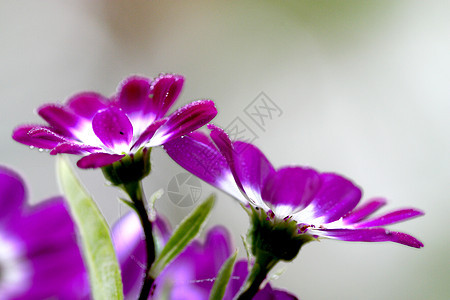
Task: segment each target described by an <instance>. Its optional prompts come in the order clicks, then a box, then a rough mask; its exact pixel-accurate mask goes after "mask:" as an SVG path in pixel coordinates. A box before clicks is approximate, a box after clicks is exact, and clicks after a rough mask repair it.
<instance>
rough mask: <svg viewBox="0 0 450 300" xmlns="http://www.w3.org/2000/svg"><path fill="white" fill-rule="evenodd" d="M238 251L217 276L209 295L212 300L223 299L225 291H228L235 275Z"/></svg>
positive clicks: (225, 263) (224, 264)
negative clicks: (231, 279)
mask: <svg viewBox="0 0 450 300" xmlns="http://www.w3.org/2000/svg"><path fill="white" fill-rule="evenodd" d="M236 256H237V251H236V252H234V254H233V255H232V256H230V257H229V258H228V259H227V260H226V261H225V262H224V263H223V265H222V267H221V268H220V271H219V274H217V278H216V281H215V282H214V285H213V287H212V290H211V294H210V295H209V299H210V300H215V299H223V295H225V290H226V289H227V285H228V281H230V278H231V274H232V273H233V267H234V263H235V261H236Z"/></svg>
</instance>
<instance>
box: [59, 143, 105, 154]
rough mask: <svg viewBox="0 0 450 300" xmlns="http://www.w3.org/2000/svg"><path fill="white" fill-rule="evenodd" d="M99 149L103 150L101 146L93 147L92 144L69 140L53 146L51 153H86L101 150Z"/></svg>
mask: <svg viewBox="0 0 450 300" xmlns="http://www.w3.org/2000/svg"><path fill="white" fill-rule="evenodd" d="M99 150H101V148H98V147H91V146H87V145H83V144H78V143H71V142H67V143H61V144H59V145H58V146H56V147H55V148H53V149H52V151H50V154H51V155H56V154H58V153H67V154H76V155H80V154H86V153H93V152H95V151H99Z"/></svg>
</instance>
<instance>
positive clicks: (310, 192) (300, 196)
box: [262, 167, 321, 213]
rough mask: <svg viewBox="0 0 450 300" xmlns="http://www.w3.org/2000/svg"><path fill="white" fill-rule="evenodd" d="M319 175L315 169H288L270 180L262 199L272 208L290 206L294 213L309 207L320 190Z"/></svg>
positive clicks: (278, 172)
mask: <svg viewBox="0 0 450 300" xmlns="http://www.w3.org/2000/svg"><path fill="white" fill-rule="evenodd" d="M320 184H321V181H320V176H319V173H318V172H317V171H315V170H313V169H309V168H301V167H287V168H282V169H280V170H278V171H277V172H276V173H275V174H273V175H272V176H271V177H269V178H268V180H267V181H266V183H265V186H264V189H263V191H262V197H263V199H264V200H265V201H266V202H269V203H271V204H272V206H275V207H276V206H279V205H288V206H291V207H292V210H293V213H295V211H298V210H300V209H302V208H305V207H306V206H308V205H309V204H310V203H311V201H312V200H313V198H314V196H315V195H316V193H317V191H318V190H319V188H320Z"/></svg>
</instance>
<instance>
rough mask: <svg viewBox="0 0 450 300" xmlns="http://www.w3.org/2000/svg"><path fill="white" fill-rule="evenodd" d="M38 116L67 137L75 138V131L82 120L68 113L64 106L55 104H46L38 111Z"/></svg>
mask: <svg viewBox="0 0 450 300" xmlns="http://www.w3.org/2000/svg"><path fill="white" fill-rule="evenodd" d="M38 114H39V115H40V116H41V117H42V118H43V119H44V120H46V121H47V122H48V123H49V124H50V125H51V126H53V127H55V128H57V129H58V130H59V131H61V132H63V133H64V134H67V135H69V136H73V137H75V136H76V134H75V131H76V129H77V128H78V127H79V126H80V125H81V123H82V122H83V119H81V117H79V116H77V115H75V114H73V113H72V112H70V111H68V110H67V109H66V108H65V107H64V106H61V105H57V104H46V105H43V106H41V107H40V108H39V109H38Z"/></svg>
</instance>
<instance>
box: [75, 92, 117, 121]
mask: <svg viewBox="0 0 450 300" xmlns="http://www.w3.org/2000/svg"><path fill="white" fill-rule="evenodd" d="M106 103H108V100H107V99H106V98H105V97H103V96H102V95H100V94H98V93H94V92H84V93H79V94H76V95H74V96H72V97H71V98H70V99H69V101H68V102H67V107H68V108H69V109H70V110H72V112H74V113H75V114H77V115H79V116H80V117H83V118H86V119H88V120H92V118H93V117H94V115H95V114H96V113H97V112H99V111H100V110H103V109H105V108H107V107H108V105H107V104H106Z"/></svg>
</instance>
